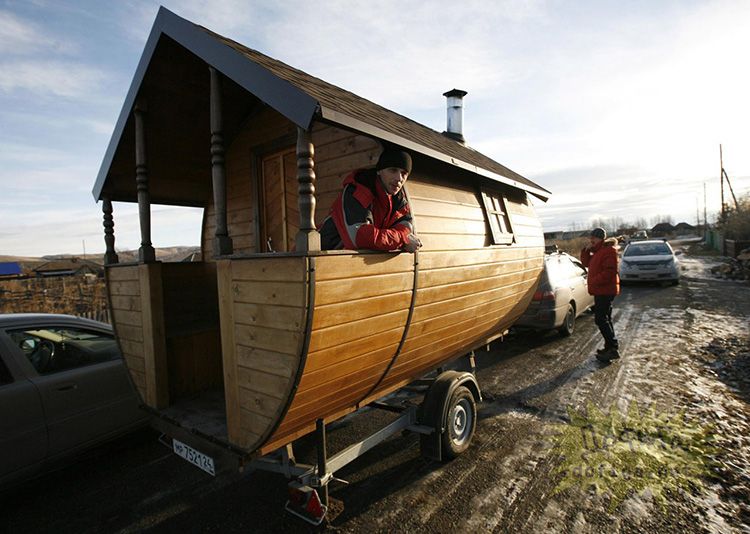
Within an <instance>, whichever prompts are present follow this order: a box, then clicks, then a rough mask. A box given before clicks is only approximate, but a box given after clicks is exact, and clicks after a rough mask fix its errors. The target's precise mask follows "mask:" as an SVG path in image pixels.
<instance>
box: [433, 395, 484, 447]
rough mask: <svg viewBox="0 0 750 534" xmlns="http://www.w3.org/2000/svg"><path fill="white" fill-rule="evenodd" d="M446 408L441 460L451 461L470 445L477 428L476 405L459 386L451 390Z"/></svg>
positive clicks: (472, 397)
mask: <svg viewBox="0 0 750 534" xmlns="http://www.w3.org/2000/svg"><path fill="white" fill-rule="evenodd" d="M447 407H448V409H447V410H446V413H445V421H443V424H444V428H445V432H444V433H443V435H442V439H441V447H442V453H443V458H445V459H453V458H456V457H457V456H458V455H460V454H461V453H462V452H464V451H465V450H466V449H468V448H469V445H471V440H472V438H473V437H474V431H475V430H476V427H477V403H476V401H475V400H474V395H473V394H472V393H471V391H469V389H468V388H467V387H466V386H459V387H457V388H456V389H455V390H453V394H452V395H451V398H450V400H449V401H448V406H447Z"/></svg>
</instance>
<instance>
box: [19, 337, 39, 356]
mask: <svg viewBox="0 0 750 534" xmlns="http://www.w3.org/2000/svg"><path fill="white" fill-rule="evenodd" d="M34 349H36V339H24V340H23V341H21V350H22V351H24V352H25V353H27V354H29V353H31V352H34Z"/></svg>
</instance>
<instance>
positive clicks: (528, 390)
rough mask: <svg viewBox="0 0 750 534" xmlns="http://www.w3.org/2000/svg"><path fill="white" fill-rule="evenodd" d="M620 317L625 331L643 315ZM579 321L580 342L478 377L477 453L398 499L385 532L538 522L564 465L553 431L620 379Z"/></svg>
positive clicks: (551, 347) (503, 527)
mask: <svg viewBox="0 0 750 534" xmlns="http://www.w3.org/2000/svg"><path fill="white" fill-rule="evenodd" d="M614 315H615V320H616V322H617V325H618V327H619V329H620V330H624V331H632V330H633V329H636V328H637V327H638V325H639V316H638V314H633V313H632V312H631V311H630V310H629V308H628V307H625V306H622V307H620V308H617V309H616V310H615V314H614ZM592 319H593V318H592ZM579 321H580V325H579V328H578V330H577V332H576V334H574V337H572V338H567V339H561V340H557V339H556V340H554V341H551V342H550V343H548V344H545V345H542V346H538V347H535V348H533V349H532V350H531V351H530V352H529V353H526V354H525V355H524V357H523V361H522V362H521V363H520V364H519V365H514V364H515V363H516V360H514V359H512V358H511V359H510V361H502V360H501V361H500V362H497V363H494V364H492V365H488V366H486V367H484V368H483V369H481V370H480V371H479V372H478V379H479V382H480V384H481V385H482V388H483V395H484V396H485V402H484V403H482V405H481V406H480V409H479V415H478V418H479V421H478V425H479V426H478V429H477V434H476V436H475V442H474V444H473V446H472V447H471V448H470V449H469V451H467V453H465V454H464V455H462V456H461V457H460V458H458V459H456V460H454V461H453V462H451V463H449V464H445V465H442V466H439V467H438V469H437V470H436V471H433V472H432V473H430V475H429V476H427V477H425V478H424V479H423V480H422V481H421V483H419V487H418V488H417V487H416V485H415V487H413V488H412V489H411V490H408V491H406V494H405V495H400V496H394V501H397V502H394V503H393V504H394V505H395V506H386V507H385V508H386V509H388V510H389V512H387V513H385V514H383V515H381V516H380V517H379V518H378V522H377V523H378V524H379V525H380V526H381V527H386V525H401V526H406V525H408V530H410V531H412V530H417V531H428V532H429V531H442V530H445V529H446V528H448V527H450V528H455V527H461V528H462V529H468V530H470V531H475V530H479V531H494V530H498V531H507V530H524V529H526V528H527V527H528V526H529V525H532V524H534V523H535V522H536V520H537V518H539V517H540V516H541V515H542V514H543V513H544V511H545V507H546V502H547V501H548V500H549V499H550V495H551V494H552V493H553V491H554V487H555V484H554V482H555V479H556V475H555V473H554V468H555V467H556V465H557V460H556V458H552V457H551V454H550V446H549V443H548V442H547V438H548V436H547V435H546V431H547V430H548V429H549V425H550V424H557V423H562V422H564V421H566V420H567V418H568V414H567V408H568V406H572V407H574V408H575V409H579V410H580V409H581V408H583V407H584V406H585V404H586V403H587V402H588V401H593V402H594V403H597V404H598V401H601V400H602V399H603V397H604V394H605V393H606V392H607V391H610V390H611V389H612V383H613V382H615V381H616V379H617V376H618V375H617V374H616V373H615V372H613V371H610V370H609V369H608V368H607V367H609V368H616V367H615V366H616V365H618V364H613V365H610V366H604V367H603V365H602V364H601V363H600V362H599V361H598V360H596V358H595V357H594V353H595V349H596V347H597V345H598V344H599V341H600V337H599V336H600V334H599V332H598V329H597V328H596V326H595V325H594V324H593V320H591V321H585V319H584V320H581V319H579ZM625 337H627V336H625ZM521 348H523V347H521ZM502 351H503V347H502V346H501V347H500V349H499V352H500V353H502ZM497 356H498V355H497V354H489V355H485V356H482V357H481V358H482V359H488V358H497ZM550 356H552V358H549V357H550ZM389 500H390V499H389ZM448 511H450V513H448ZM446 516H449V517H450V521H447V519H446ZM386 530H387V529H386Z"/></svg>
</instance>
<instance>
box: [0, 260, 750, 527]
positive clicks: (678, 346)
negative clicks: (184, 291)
mask: <svg viewBox="0 0 750 534" xmlns="http://www.w3.org/2000/svg"><path fill="white" fill-rule="evenodd" d="M683 265H684V268H685V276H684V279H683V282H682V283H681V284H680V285H679V286H676V287H661V286H645V287H627V288H625V289H624V291H623V293H622V295H621V296H620V297H619V298H618V299H617V300H616V303H615V323H616V324H615V326H616V330H617V333H618V337H619V339H620V343H621V347H622V355H623V356H622V358H621V359H620V360H619V361H617V362H615V363H612V364H609V365H605V364H601V363H600V362H598V361H597V360H596V359H595V358H594V357H593V354H594V351H595V349H596V348H597V346H599V343H600V338H599V335H598V332H597V330H596V327H595V325H594V323H593V317H592V316H590V315H584V316H583V317H581V318H579V320H578V322H577V324H576V326H577V329H576V332H575V333H574V334H573V336H571V337H569V338H564V339H563V338H560V337H558V336H557V335H553V334H550V335H539V334H523V333H519V334H515V335H512V336H510V337H509V338H508V339H506V340H505V341H504V342H502V343H495V344H493V345H492V347H491V351H489V352H480V353H478V354H477V356H478V358H477V364H478V367H479V370H478V373H477V376H478V379H479V383H480V385H481V386H482V387H483V393H484V396H485V400H484V402H483V403H481V404H480V415H479V416H480V420H479V423H478V427H477V434H476V436H475V441H474V443H473V444H472V446H471V448H470V449H469V451H468V452H466V453H465V454H464V455H462V456H460V457H459V458H457V459H456V460H454V461H453V462H450V463H448V464H439V463H437V462H432V461H428V460H425V459H422V458H421V457H420V456H419V443H418V439H417V438H416V437H415V436H414V435H406V436H398V437H396V438H393V439H391V440H389V441H388V442H386V443H384V444H382V445H381V446H379V447H377V448H376V449H374V450H372V451H370V452H369V453H367V454H366V455H365V456H364V457H362V458H360V459H359V460H357V461H356V462H354V463H353V464H351V465H350V466H348V467H347V468H346V469H344V470H342V471H341V472H339V473H337V476H339V477H340V478H342V479H345V480H347V481H348V482H349V484H348V485H346V486H344V485H342V484H338V483H337V484H334V485H333V486H332V490H331V495H332V496H333V497H335V498H337V499H340V500H342V501H343V502H344V504H345V508H344V510H343V512H342V513H341V514H340V515H338V517H336V518H335V519H334V520H333V522H332V524H331V525H330V526H329V527H328V529H329V530H330V531H333V532H365V531H366V532H372V531H378V532H449V531H456V530H459V529H460V530H461V531H474V532H490V531H495V532H601V531H607V532H635V531H638V532H641V531H643V532H657V531H658V532H668V531H669V532H673V531H677V530H681V531H683V532H750V506H748V503H750V467H749V466H750V419H749V418H750V405H749V404H748V403H750V346H749V345H748V334H749V331H748V325H749V324H750V286H748V285H747V283H738V282H730V281H723V280H715V279H712V278H711V277H710V275H709V274H708V272H707V271H708V267H709V266H710V260H708V259H705V258H700V257H684V260H683ZM611 407H614V408H615V411H614V412H610V411H609V410H610V408H611ZM649 408H652V410H649ZM680 413H683V416H682V417H681V416H680ZM618 414H620V415H618ZM387 420H388V416H384V415H381V414H376V413H367V414H364V415H362V416H357V417H355V418H352V419H350V420H347V421H346V422H345V423H343V424H341V425H338V428H336V429H335V430H333V431H332V432H331V437H330V442H329V446H330V448H331V449H332V450H336V449H337V448H340V447H342V446H343V445H344V444H345V443H346V442H347V441H349V440H351V439H352V437H353V436H357V435H361V434H363V433H365V432H367V431H368V430H371V429H372V428H374V427H375V425H377V424H382V423H383V422H385V421H387ZM299 449H300V450H301V453H302V455H304V454H305V451H306V449H307V448H306V447H305V443H302V444H301V446H300V447H299ZM561 454H562V456H561ZM602 465H604V469H603V470H602ZM636 490H637V491H636ZM285 494H286V487H285V481H284V479H283V478H282V477H280V476H276V475H271V474H265V473H253V474H250V475H245V476H244V477H237V478H235V479H226V478H224V479H212V478H210V477H209V476H207V475H205V474H203V473H202V472H200V471H198V470H197V469H195V468H193V467H191V466H190V465H188V464H186V463H185V462H184V461H182V460H181V459H179V458H177V457H176V456H175V455H173V454H171V453H170V451H169V450H167V449H166V448H164V447H163V446H162V445H160V444H158V443H157V442H156V441H155V439H154V435H153V434H151V433H150V432H144V433H141V434H138V435H136V436H133V437H131V438H130V439H128V440H125V441H121V442H118V443H117V444H114V445H112V446H109V447H106V448H104V449H101V450H99V451H97V453H96V455H94V457H92V458H89V459H87V460H85V461H84V462H82V463H79V464H77V465H75V466H71V467H68V468H66V469H64V470H62V471H59V472H57V473H55V474H52V475H49V476H47V477H45V478H43V479H41V480H38V481H36V482H33V483H31V484H28V485H27V486H25V487H22V488H20V489H17V490H15V491H13V492H12V493H10V494H9V495H6V496H4V497H3V499H2V504H0V507H3V508H4V509H0V510H1V511H0V529H2V528H7V529H8V530H9V531H10V532H42V531H44V532H77V533H80V532H139V531H143V530H146V529H149V528H153V529H154V530H155V531H165V532H178V531H179V532H195V531H214V532H282V531H305V530H307V528H308V527H306V526H305V524H304V523H301V522H300V521H299V520H297V519H294V518H293V517H291V516H289V515H288V514H286V513H285V512H284V511H283V504H284V501H285Z"/></svg>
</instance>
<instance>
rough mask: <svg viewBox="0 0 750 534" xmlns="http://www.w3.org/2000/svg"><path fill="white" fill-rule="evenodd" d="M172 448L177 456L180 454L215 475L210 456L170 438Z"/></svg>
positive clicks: (212, 460)
mask: <svg viewBox="0 0 750 534" xmlns="http://www.w3.org/2000/svg"><path fill="white" fill-rule="evenodd" d="M172 450H173V451H174V452H175V454H177V456H182V457H183V458H184V459H185V460H187V461H188V462H190V463H191V464H193V465H194V466H196V467H200V468H201V469H203V470H204V471H205V472H206V473H208V474H209V475H213V476H216V471H215V469H214V459H213V458H211V457H210V456H206V455H205V454H203V453H202V452H199V451H196V450H195V449H194V448H192V447H190V446H189V445H185V444H184V443H183V442H181V441H179V440H176V439H172Z"/></svg>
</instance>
